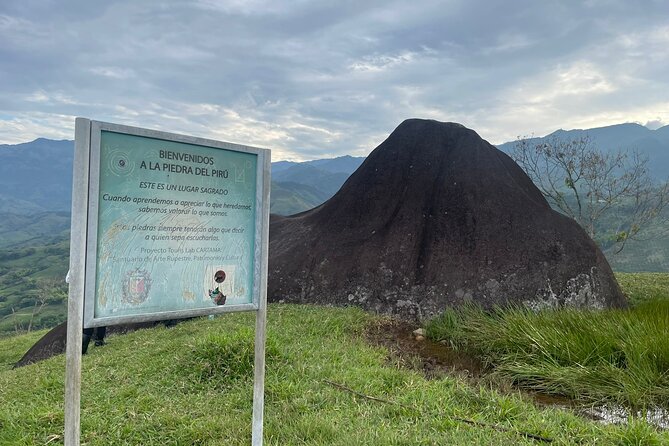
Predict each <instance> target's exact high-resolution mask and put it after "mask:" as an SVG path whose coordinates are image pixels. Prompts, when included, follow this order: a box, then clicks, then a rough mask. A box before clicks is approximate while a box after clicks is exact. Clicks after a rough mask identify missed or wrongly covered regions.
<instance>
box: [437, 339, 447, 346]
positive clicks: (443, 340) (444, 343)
mask: <svg viewBox="0 0 669 446" xmlns="http://www.w3.org/2000/svg"><path fill="white" fill-rule="evenodd" d="M439 343H440V344H441V345H448V341H447V340H446V339H442V340H441V341H439Z"/></svg>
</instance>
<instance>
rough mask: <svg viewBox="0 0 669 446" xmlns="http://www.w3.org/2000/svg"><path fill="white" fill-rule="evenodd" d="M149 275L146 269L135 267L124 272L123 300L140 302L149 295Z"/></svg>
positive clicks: (132, 302)
mask: <svg viewBox="0 0 669 446" xmlns="http://www.w3.org/2000/svg"><path fill="white" fill-rule="evenodd" d="M150 289H151V276H150V275H149V273H148V271H146V270H140V269H139V268H135V269H134V270H130V271H128V272H126V274H125V280H124V282H123V302H126V303H129V304H134V305H136V304H141V303H142V302H144V301H145V300H146V298H147V297H148V296H149V290H150Z"/></svg>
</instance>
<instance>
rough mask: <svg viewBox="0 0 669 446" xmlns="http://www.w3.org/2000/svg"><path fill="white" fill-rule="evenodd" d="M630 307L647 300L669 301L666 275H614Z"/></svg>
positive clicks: (667, 277) (667, 276)
mask: <svg viewBox="0 0 669 446" xmlns="http://www.w3.org/2000/svg"><path fill="white" fill-rule="evenodd" d="M615 275H616V279H617V280H618V283H619V284H620V288H622V290H623V292H624V293H625V294H626V295H627V298H628V299H629V302H630V304H631V305H632V306H634V305H637V304H639V303H641V302H645V301H648V300H665V299H666V300H669V274H668V273H616V274H615Z"/></svg>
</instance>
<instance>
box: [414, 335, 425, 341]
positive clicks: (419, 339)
mask: <svg viewBox="0 0 669 446" xmlns="http://www.w3.org/2000/svg"><path fill="white" fill-rule="evenodd" d="M424 340H425V336H420V335H418V336H416V341H418V342H421V341H424Z"/></svg>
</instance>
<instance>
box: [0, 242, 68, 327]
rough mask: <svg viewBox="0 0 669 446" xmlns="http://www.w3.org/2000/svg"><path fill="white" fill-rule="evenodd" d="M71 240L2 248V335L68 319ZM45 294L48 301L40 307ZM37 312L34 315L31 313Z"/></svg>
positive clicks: (0, 324)
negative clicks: (66, 278) (67, 301)
mask: <svg viewBox="0 0 669 446" xmlns="http://www.w3.org/2000/svg"><path fill="white" fill-rule="evenodd" d="M68 258H69V240H64V239H61V240H60V241H58V242H55V243H51V244H45V245H40V246H28V247H22V248H11V249H0V337H2V336H3V335H5V336H6V335H7V334H13V333H15V331H17V330H21V331H23V330H27V328H28V325H29V324H30V323H31V319H32V326H31V328H48V327H53V326H56V325H58V324H59V323H61V322H62V321H64V320H65V315H66V313H67V310H66V305H65V299H66V297H67V285H66V284H65V281H64V279H65V274H66V273H67V269H68ZM43 293H48V296H46V297H48V302H47V303H46V304H45V306H44V307H42V308H41V310H39V312H38V309H39V306H40V305H41V302H40V299H41V298H42V297H43ZM34 313H36V314H35V316H34V317H32V315H33V314H34Z"/></svg>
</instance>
